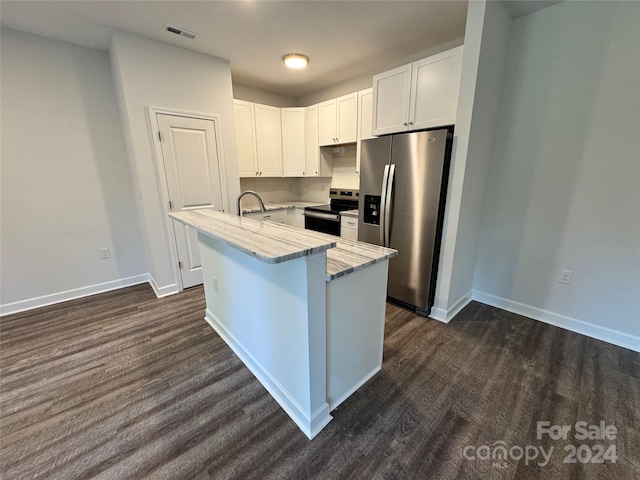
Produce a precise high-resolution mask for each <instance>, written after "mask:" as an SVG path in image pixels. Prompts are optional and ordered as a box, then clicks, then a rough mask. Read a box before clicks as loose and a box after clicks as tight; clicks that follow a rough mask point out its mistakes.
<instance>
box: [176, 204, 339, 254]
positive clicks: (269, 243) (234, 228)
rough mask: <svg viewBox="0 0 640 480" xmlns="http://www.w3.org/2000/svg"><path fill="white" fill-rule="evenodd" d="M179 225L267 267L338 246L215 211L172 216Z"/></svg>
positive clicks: (322, 236) (311, 234)
mask: <svg viewBox="0 0 640 480" xmlns="http://www.w3.org/2000/svg"><path fill="white" fill-rule="evenodd" d="M169 216H170V217H171V218H173V219H175V220H177V221H178V222H181V223H184V224H185V225H189V226H190V227H192V228H195V229H196V230H197V231H198V232H202V233H204V234H206V235H209V236H210V237H212V238H215V239H218V240H220V241H222V242H224V243H226V244H227V245H230V246H231V247H233V248H236V249H238V250H240V251H241V252H243V253H246V254H247V255H250V256H252V257H255V258H257V259H259V260H262V261H263V262H265V263H281V262H286V261H288V260H292V259H294V258H299V257H305V256H307V255H312V254H314V253H318V252H322V251H324V250H328V249H330V248H333V247H335V246H336V240H337V237H333V236H331V235H326V234H324V233H319V232H314V231H311V230H302V229H300V228H295V227H290V226H288V225H283V224H280V223H275V222H263V221H259V220H254V219H252V218H242V217H239V216H237V215H233V214H231V213H223V212H218V211H216V210H214V209H212V208H202V209H197V210H188V211H184V212H176V213H170V214H169Z"/></svg>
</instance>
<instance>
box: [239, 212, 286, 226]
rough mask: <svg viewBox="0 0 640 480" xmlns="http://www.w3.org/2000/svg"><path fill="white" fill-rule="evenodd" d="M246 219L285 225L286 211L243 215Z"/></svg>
mask: <svg viewBox="0 0 640 480" xmlns="http://www.w3.org/2000/svg"><path fill="white" fill-rule="evenodd" d="M244 216H245V217H247V218H255V219H256V220H263V221H265V220H269V221H271V222H276V223H287V210H286V209H283V210H270V211H267V212H264V213H262V212H256V213H245V214H244Z"/></svg>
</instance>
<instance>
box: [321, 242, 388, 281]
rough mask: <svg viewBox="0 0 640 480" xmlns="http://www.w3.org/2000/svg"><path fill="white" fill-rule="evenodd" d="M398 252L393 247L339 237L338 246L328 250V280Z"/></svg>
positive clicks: (380, 260)
mask: <svg viewBox="0 0 640 480" xmlns="http://www.w3.org/2000/svg"><path fill="white" fill-rule="evenodd" d="M397 254H398V251H397V250H393V249H391V248H386V247H380V246H378V245H372V244H370V243H364V242H357V241H355V240H346V239H343V238H339V239H338V240H337V245H336V247H335V248H331V249H329V250H327V277H326V278H327V282H330V281H331V280H333V279H336V278H338V277H342V276H344V275H347V274H349V273H351V272H355V271H357V270H362V269H363V268H366V267H368V266H369V265H373V264H374V263H378V262H382V261H383V260H386V259H388V258H391V257H395V256H396V255H397Z"/></svg>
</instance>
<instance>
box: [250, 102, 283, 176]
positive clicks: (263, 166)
mask: <svg viewBox="0 0 640 480" xmlns="http://www.w3.org/2000/svg"><path fill="white" fill-rule="evenodd" d="M254 109H255V118H256V120H255V122H256V153H257V159H258V171H259V172H260V176H261V177H281V176H282V129H281V126H280V109H279V108H276V107H270V106H268V105H260V104H255V105H254Z"/></svg>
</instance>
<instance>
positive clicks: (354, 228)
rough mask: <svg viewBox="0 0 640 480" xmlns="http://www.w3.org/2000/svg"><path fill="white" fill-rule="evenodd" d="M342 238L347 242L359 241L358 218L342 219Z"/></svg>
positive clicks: (344, 217) (346, 217) (345, 217)
mask: <svg viewBox="0 0 640 480" xmlns="http://www.w3.org/2000/svg"><path fill="white" fill-rule="evenodd" d="M340 237H342V238H345V239H347V240H358V219H357V218H356V217H348V216H346V215H345V216H341V217H340Z"/></svg>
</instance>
